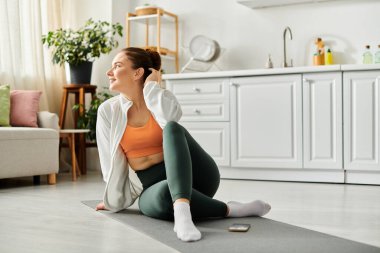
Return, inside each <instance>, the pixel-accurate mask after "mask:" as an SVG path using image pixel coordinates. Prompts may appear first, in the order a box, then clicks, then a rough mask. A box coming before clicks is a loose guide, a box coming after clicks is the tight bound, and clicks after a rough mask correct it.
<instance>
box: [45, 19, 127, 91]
mask: <svg viewBox="0 0 380 253" xmlns="http://www.w3.org/2000/svg"><path fill="white" fill-rule="evenodd" d="M122 31H123V27H122V26H121V25H120V24H119V23H115V24H110V23H108V22H106V21H97V22H95V21H93V20H92V19H89V20H87V21H86V23H85V24H84V26H83V27H81V28H79V29H78V30H72V29H62V28H60V29H58V30H55V31H49V32H48V33H47V34H46V35H43V36H42V43H43V44H47V46H48V48H53V51H52V55H53V63H55V64H60V65H63V64H64V63H65V62H67V63H68V64H69V66H70V76H71V82H72V83H75V84H89V83H91V70H92V62H93V61H94V59H96V58H98V57H100V55H101V54H108V53H110V52H111V50H112V49H113V48H116V47H118V45H119V43H118V41H117V40H116V39H115V37H116V36H117V35H119V36H123V32H122ZM78 73H79V74H83V73H87V75H86V76H83V77H81V76H79V77H78V75H77V74H78Z"/></svg>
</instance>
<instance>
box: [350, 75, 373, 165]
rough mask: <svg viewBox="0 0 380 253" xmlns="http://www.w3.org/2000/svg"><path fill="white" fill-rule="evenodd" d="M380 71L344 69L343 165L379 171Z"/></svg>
mask: <svg viewBox="0 0 380 253" xmlns="http://www.w3.org/2000/svg"><path fill="white" fill-rule="evenodd" d="M379 82H380V71H360V72H345V73H344V86H343V90H344V96H343V100H344V119H343V123H344V141H345V142H344V167H345V169H346V170H357V171H365V170H367V171H371V170H372V171H378V172H380V163H379V156H380V153H379V152H380V151H379V141H380V138H379V117H380V112H379V97H380V89H379V88H380V87H379Z"/></svg>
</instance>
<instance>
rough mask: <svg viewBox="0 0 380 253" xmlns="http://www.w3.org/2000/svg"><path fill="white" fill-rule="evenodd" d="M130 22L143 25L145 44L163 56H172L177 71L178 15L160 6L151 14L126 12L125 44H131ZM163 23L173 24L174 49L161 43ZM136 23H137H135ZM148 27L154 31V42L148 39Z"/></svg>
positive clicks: (128, 45)
mask: <svg viewBox="0 0 380 253" xmlns="http://www.w3.org/2000/svg"><path fill="white" fill-rule="evenodd" d="M132 23H140V25H141V24H142V25H143V26H145V46H143V47H144V48H149V49H152V50H155V51H157V52H158V53H159V54H160V55H161V56H163V57H169V58H170V57H174V60H175V69H176V72H179V58H178V16H177V15H175V14H173V13H171V12H168V11H165V10H163V9H161V8H157V13H155V14H151V15H136V14H135V13H127V19H126V31H127V38H126V45H127V47H130V46H131V27H132ZM164 23H169V24H174V31H175V33H174V47H175V48H174V49H169V48H165V47H163V46H162V43H161V31H162V26H163V24H164ZM137 25H138V24H137ZM150 29H152V30H153V31H155V35H156V42H154V43H152V42H151V41H150V38H149V35H150V32H149V31H150Z"/></svg>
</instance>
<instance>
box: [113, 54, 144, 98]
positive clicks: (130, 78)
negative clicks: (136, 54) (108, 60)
mask: <svg viewBox="0 0 380 253" xmlns="http://www.w3.org/2000/svg"><path fill="white" fill-rule="evenodd" d="M131 65H132V63H131V62H130V60H128V58H127V56H126V55H125V53H124V52H120V53H118V54H117V55H116V56H115V58H114V59H113V61H112V68H111V69H110V70H108V71H107V76H108V79H109V82H110V87H109V89H110V90H111V91H116V92H121V93H124V92H126V91H127V90H128V86H130V85H131V84H133V82H135V81H136V80H138V79H136V72H137V70H136V69H133V68H132V66H131Z"/></svg>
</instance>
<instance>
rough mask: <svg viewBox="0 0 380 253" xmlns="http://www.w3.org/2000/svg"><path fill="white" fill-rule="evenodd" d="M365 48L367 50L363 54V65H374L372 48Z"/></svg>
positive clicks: (367, 46)
mask: <svg viewBox="0 0 380 253" xmlns="http://www.w3.org/2000/svg"><path fill="white" fill-rule="evenodd" d="M365 48H366V49H365V51H364V53H363V63H364V64H372V63H373V57H372V53H371V50H370V46H369V45H366V46H365Z"/></svg>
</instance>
